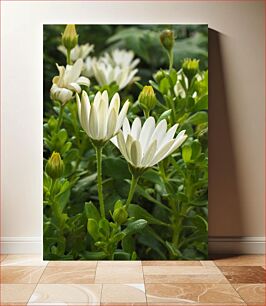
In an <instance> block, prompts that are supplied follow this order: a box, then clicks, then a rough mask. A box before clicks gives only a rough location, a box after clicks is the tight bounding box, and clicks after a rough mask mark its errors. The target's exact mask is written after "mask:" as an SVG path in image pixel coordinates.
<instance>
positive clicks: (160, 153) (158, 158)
mask: <svg viewBox="0 0 266 306" xmlns="http://www.w3.org/2000/svg"><path fill="white" fill-rule="evenodd" d="M174 142H175V140H174V139H172V140H170V141H169V142H168V143H166V144H165V145H163V146H162V147H161V148H160V150H159V151H158V152H157V153H156V155H155V156H154V158H153V160H152V161H151V163H150V166H153V165H155V164H157V163H158V162H159V161H161V160H162V159H164V158H165V157H166V155H167V153H168V151H169V150H170V148H171V147H172V145H173V143H174Z"/></svg>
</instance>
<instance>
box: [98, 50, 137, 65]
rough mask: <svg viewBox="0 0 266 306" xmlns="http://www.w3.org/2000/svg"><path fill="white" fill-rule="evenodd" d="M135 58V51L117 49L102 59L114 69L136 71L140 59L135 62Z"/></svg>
mask: <svg viewBox="0 0 266 306" xmlns="http://www.w3.org/2000/svg"><path fill="white" fill-rule="evenodd" d="M134 56H135V55H134V52H133V51H127V50H120V49H115V50H113V51H111V53H105V54H104V56H103V58H102V59H103V61H105V62H107V63H109V64H111V65H112V66H113V67H115V66H119V67H121V68H130V69H134V68H135V67H136V66H137V65H138V63H139V62H140V60H139V59H138V58H136V59H135V60H134Z"/></svg>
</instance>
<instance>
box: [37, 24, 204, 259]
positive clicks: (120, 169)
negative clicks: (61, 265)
mask: <svg viewBox="0 0 266 306" xmlns="http://www.w3.org/2000/svg"><path fill="white" fill-rule="evenodd" d="M165 28H166V26H156V25H146V26H137V25H136V26H135V25H134V26H119V25H116V26H77V32H78V34H79V43H85V42H87V41H89V43H93V44H95V52H94V55H96V56H99V55H100V54H101V53H103V52H104V51H106V50H109V49H112V48H117V47H119V48H126V49H131V50H133V51H134V52H135V54H136V56H137V57H139V58H140V59H141V62H140V64H139V66H138V68H139V73H138V75H139V76H140V80H139V81H138V84H136V86H134V85H133V86H127V87H126V88H125V89H123V91H121V93H120V94H121V96H122V100H123V101H124V100H125V99H127V98H128V99H130V101H131V102H132V107H131V108H130V111H129V113H128V118H129V120H130V121H132V120H133V119H134V118H135V117H136V116H137V115H138V116H140V117H142V118H144V113H143V112H142V109H141V107H140V105H139V102H138V96H139V94H140V92H141V90H142V88H143V87H144V86H145V85H151V86H152V87H153V90H154V92H155V94H156V100H157V101H156V105H154V108H153V109H152V110H151V112H150V115H152V116H154V117H155V118H156V120H157V121H160V120H163V119H165V120H166V121H167V123H168V126H169V127H170V126H172V125H174V124H176V123H178V124H179V127H178V132H179V131H181V130H183V129H185V130H186V133H187V135H188V136H189V137H188V138H187V140H186V142H185V143H184V144H183V146H182V148H180V149H179V150H177V151H175V152H173V154H172V155H171V156H169V157H168V158H166V159H164V160H163V161H161V162H160V163H159V165H157V166H154V167H153V168H151V169H149V170H148V171H146V172H145V173H144V174H143V175H142V176H141V177H140V179H139V182H138V185H137V188H136V192H135V194H134V196H133V198H132V200H131V203H130V204H129V205H128V209H127V211H126V210H125V201H126V199H127V196H128V192H129V180H130V177H131V175H130V172H129V170H128V165H127V162H126V161H125V160H124V159H123V158H122V157H121V154H120V153H119V151H118V150H117V149H116V147H115V146H114V145H113V144H112V143H111V142H110V143H108V144H107V145H106V146H105V147H104V149H103V163H102V172H103V189H104V201H105V211H106V219H105V218H101V216H100V210H99V199H98V193H97V171H96V159H95V150H94V148H93V146H92V144H91V143H90V141H89V139H88V136H87V134H86V133H85V132H84V131H83V130H82V128H81V126H80V123H79V120H78V116H77V107H76V104H75V102H74V101H70V102H69V103H67V105H66V106H65V107H64V109H63V113H62V122H61V124H60V122H59V121H60V119H59V117H60V108H61V106H60V105H59V104H57V103H55V102H53V101H51V100H50V98H49V90H50V87H51V79H52V77H53V76H55V75H56V74H57V71H56V67H55V63H56V62H58V63H59V64H60V65H65V58H64V56H63V55H62V54H61V53H60V52H59V51H57V49H56V48H57V46H58V45H60V39H61V35H60V33H63V31H64V27H63V26H60V25H54V26H45V27H44V128H43V131H44V177H43V193H44V201H43V204H44V207H43V211H44V214H43V215H44V220H43V233H44V258H45V259H53V260H73V259H79V260H102V259H110V260H136V259H162V260H165V259H204V258H206V257H207V249H208V247H207V233H208V232H207V231H208V223H207V218H208V216H207V212H208V209H207V207H208V206H207V205H208V71H207V30H206V29H207V27H206V26H185V25H180V26H178V25H174V26H172V27H171V29H172V30H173V31H174V33H175V37H176V40H175V43H174V46H173V52H174V64H173V69H171V70H170V71H169V70H166V69H168V58H167V54H166V53H165V50H164V49H163V48H162V46H161V43H160V38H159V36H160V32H161V30H163V29H165ZM188 57H189V58H192V59H196V60H199V61H200V62H199V71H198V73H197V74H196V75H194V74H193V75H192V76H191V79H190V80H188V79H187V78H186V76H185V74H184V72H183V71H182V67H181V65H182V61H183V60H184V59H185V58H188ZM153 75H156V76H155V77H153ZM92 82H93V81H92ZM93 84H94V83H93ZM104 89H107V90H108V92H109V94H110V95H111V96H112V95H113V94H114V93H115V92H116V91H117V85H116V84H111V85H110V86H105V88H103V87H100V86H99V85H97V84H94V85H93V86H91V87H90V88H89V90H88V95H89V96H91V97H93V96H94V95H95V93H96V92H97V90H101V91H103V90H104ZM53 151H56V152H58V153H60V156H61V158H62V160H63V163H64V174H63V175H62V176H61V175H60V176H59V177H55V178H54V179H52V178H51V177H49V176H48V175H47V173H46V172H45V167H46V164H47V161H48V159H49V158H50V156H51V154H52V152H53Z"/></svg>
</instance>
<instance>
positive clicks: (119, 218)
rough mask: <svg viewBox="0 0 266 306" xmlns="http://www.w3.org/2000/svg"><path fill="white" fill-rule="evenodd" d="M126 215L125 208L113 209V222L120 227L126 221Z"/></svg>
mask: <svg viewBox="0 0 266 306" xmlns="http://www.w3.org/2000/svg"><path fill="white" fill-rule="evenodd" d="M127 217H128V213H127V210H126V208H125V206H122V207H118V208H115V210H114V213H113V220H114V221H115V222H116V223H117V224H119V225H121V224H123V223H125V222H126V221H127Z"/></svg>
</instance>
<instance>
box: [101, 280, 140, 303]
mask: <svg viewBox="0 0 266 306" xmlns="http://www.w3.org/2000/svg"><path fill="white" fill-rule="evenodd" d="M101 303H112V304H114V303H123V305H124V303H131V304H132V303H146V296H145V288H144V284H104V285H103V290H102V297H101Z"/></svg>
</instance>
